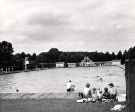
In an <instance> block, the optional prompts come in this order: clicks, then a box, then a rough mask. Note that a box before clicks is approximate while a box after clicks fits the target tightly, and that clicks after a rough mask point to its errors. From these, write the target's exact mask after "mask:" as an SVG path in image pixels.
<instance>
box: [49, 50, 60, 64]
mask: <svg viewBox="0 0 135 112" xmlns="http://www.w3.org/2000/svg"><path fill="white" fill-rule="evenodd" d="M59 56H60V51H59V50H58V49H57V48H52V49H50V50H49V51H48V59H49V61H50V63H55V62H57V61H58V60H59Z"/></svg>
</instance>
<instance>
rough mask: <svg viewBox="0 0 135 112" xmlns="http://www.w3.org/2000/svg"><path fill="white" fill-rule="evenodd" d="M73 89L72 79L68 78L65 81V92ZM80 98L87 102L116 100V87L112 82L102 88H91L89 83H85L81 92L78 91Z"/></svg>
mask: <svg viewBox="0 0 135 112" xmlns="http://www.w3.org/2000/svg"><path fill="white" fill-rule="evenodd" d="M74 90H75V86H74V85H73V83H72V81H71V80H69V82H68V83H67V92H71V91H74ZM78 95H79V98H80V99H85V100H86V101H87V102H106V103H107V102H110V101H113V102H116V101H117V89H116V88H115V86H114V84H113V83H109V84H108V87H105V88H104V90H100V88H98V89H97V88H91V87H90V84H89V83H87V84H86V86H85V88H84V90H83V92H79V93H78Z"/></svg>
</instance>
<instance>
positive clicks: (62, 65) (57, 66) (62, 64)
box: [55, 62, 65, 68]
mask: <svg viewBox="0 0 135 112" xmlns="http://www.w3.org/2000/svg"><path fill="white" fill-rule="evenodd" d="M55 64H56V68H63V67H65V63H64V62H56V63H55Z"/></svg>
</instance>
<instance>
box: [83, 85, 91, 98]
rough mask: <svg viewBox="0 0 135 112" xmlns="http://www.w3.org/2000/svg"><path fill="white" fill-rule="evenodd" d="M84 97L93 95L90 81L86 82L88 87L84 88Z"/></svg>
mask: <svg viewBox="0 0 135 112" xmlns="http://www.w3.org/2000/svg"><path fill="white" fill-rule="evenodd" d="M83 97H84V98H90V97H91V89H90V84H89V83H87V84H86V87H85V88H84V90H83Z"/></svg>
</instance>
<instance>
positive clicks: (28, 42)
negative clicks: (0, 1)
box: [0, 0, 135, 52]
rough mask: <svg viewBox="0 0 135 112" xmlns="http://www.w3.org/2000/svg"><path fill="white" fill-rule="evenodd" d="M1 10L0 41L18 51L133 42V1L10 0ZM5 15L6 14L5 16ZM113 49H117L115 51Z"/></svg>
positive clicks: (95, 47) (110, 47) (123, 45)
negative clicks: (7, 43) (13, 45)
mask: <svg viewBox="0 0 135 112" xmlns="http://www.w3.org/2000/svg"><path fill="white" fill-rule="evenodd" d="M10 3H11V4H12V5H9V2H7V4H6V3H5V6H9V8H8V9H7V8H6V7H3V6H2V5H1V6H2V8H3V9H5V11H3V12H2V17H1V19H2V23H1V24H2V28H1V30H0V33H1V38H0V40H3V39H6V40H9V41H11V42H13V43H14V44H15V46H18V48H17V47H16V48H15V49H17V51H21V50H22V49H24V50H26V51H28V49H29V50H30V49H31V50H30V51H31V52H32V51H35V49H36V47H37V51H41V50H43V49H44V50H47V51H48V49H50V48H51V47H57V48H59V49H61V50H64V51H67V50H89V49H91V50H101V51H102V50H103V51H104V50H110V51H111V50H112V51H113V50H116V48H117V49H119V50H120V49H126V48H127V49H128V48H129V47H130V46H132V45H133V42H135V39H134V38H133V37H134V36H135V23H134V19H135V14H134V11H135V8H134V6H135V4H134V2H132V0H130V1H128V0H124V1H121V0H94V1H91V0H86V1H81V0H79V1H77V0H74V1H71V0H70V1H69V0H64V1H62V0H55V1H53V0H51V1H49V0H44V1H41V0H40V1H37V0H29V1H21V0H19V1H18V2H17V1H15V0H13V1H10ZM4 12H6V13H4ZM115 47H116V48H115ZM19 49H20V50H19Z"/></svg>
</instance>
